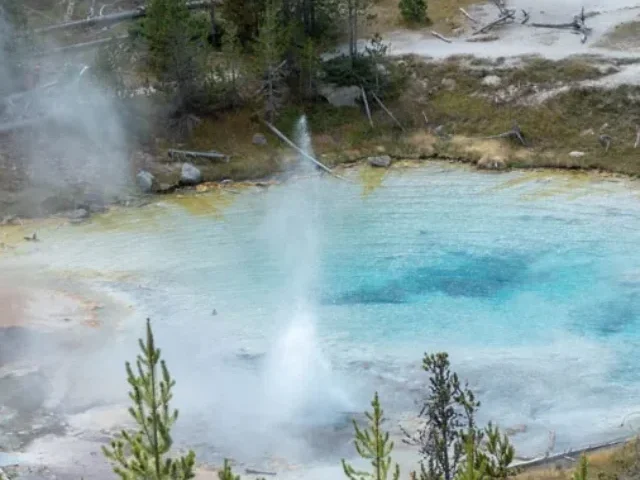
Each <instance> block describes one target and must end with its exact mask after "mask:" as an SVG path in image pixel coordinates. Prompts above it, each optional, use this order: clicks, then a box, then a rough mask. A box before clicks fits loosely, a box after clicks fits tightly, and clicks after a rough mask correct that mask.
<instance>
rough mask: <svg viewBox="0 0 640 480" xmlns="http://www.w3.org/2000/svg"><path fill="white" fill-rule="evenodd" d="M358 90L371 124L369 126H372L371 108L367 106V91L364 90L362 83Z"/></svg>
mask: <svg viewBox="0 0 640 480" xmlns="http://www.w3.org/2000/svg"><path fill="white" fill-rule="evenodd" d="M360 91H361V92H362V101H363V102H364V109H365V112H367V118H368V119H369V125H371V128H373V119H372V118H371V109H370V108H369V100H367V92H365V91H364V87H363V86H362V85H360Z"/></svg>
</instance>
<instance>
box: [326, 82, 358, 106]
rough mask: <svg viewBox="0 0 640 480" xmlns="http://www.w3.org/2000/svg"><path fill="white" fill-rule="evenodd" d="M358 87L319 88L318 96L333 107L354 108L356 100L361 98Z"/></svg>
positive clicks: (331, 85) (330, 85)
mask: <svg viewBox="0 0 640 480" xmlns="http://www.w3.org/2000/svg"><path fill="white" fill-rule="evenodd" d="M361 93H362V92H361V90H360V87H357V86H355V85H353V86H351V87H338V86H336V85H334V84H329V85H323V86H322V87H320V94H321V95H322V96H323V97H324V98H326V99H327V101H328V102H329V103H330V104H331V105H333V106H334V107H356V106H357V105H358V104H357V103H356V100H357V99H358V98H360V96H361Z"/></svg>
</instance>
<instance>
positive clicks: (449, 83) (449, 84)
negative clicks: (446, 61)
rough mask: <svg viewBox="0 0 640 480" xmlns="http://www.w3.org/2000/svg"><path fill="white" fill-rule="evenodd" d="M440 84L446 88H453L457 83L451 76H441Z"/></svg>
mask: <svg viewBox="0 0 640 480" xmlns="http://www.w3.org/2000/svg"><path fill="white" fill-rule="evenodd" d="M441 84H442V86H443V87H444V88H446V89H447V90H455V89H456V86H457V83H456V81H455V80H454V79H453V78H443V79H442V82H441Z"/></svg>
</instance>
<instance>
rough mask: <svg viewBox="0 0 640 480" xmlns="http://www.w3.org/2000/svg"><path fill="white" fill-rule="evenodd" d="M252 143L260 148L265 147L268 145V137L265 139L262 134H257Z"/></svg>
mask: <svg viewBox="0 0 640 480" xmlns="http://www.w3.org/2000/svg"><path fill="white" fill-rule="evenodd" d="M251 143H253V144H254V145H258V146H260V147H264V146H265V145H266V144H267V137H265V136H264V135H263V134H262V133H256V134H255V135H254V136H253V139H252V140H251Z"/></svg>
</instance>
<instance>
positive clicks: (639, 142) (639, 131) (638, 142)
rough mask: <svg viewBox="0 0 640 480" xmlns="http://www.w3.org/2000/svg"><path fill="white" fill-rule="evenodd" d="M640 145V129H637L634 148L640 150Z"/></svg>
mask: <svg viewBox="0 0 640 480" xmlns="http://www.w3.org/2000/svg"><path fill="white" fill-rule="evenodd" d="M638 145H640V127H638V128H637V129H636V143H634V144H633V148H638Z"/></svg>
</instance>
